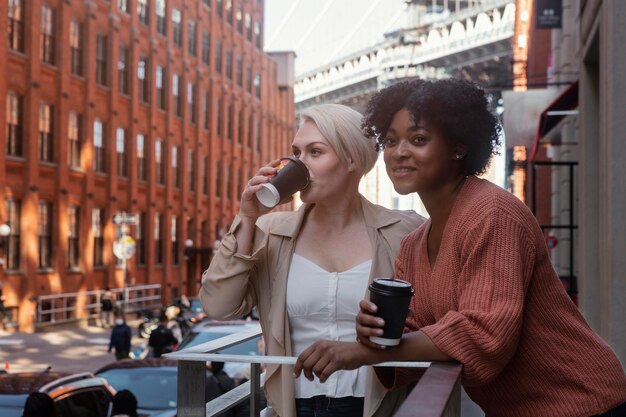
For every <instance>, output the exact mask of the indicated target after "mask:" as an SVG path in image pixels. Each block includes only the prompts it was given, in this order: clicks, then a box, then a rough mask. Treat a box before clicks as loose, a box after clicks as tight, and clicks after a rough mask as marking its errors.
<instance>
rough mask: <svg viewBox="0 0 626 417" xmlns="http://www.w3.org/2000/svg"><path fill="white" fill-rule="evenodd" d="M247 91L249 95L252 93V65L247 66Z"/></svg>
mask: <svg viewBox="0 0 626 417" xmlns="http://www.w3.org/2000/svg"><path fill="white" fill-rule="evenodd" d="M246 89H247V90H248V93H252V68H251V67H250V64H246Z"/></svg>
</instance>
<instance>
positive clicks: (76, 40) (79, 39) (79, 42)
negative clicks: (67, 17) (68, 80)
mask: <svg viewBox="0 0 626 417" xmlns="http://www.w3.org/2000/svg"><path fill="white" fill-rule="evenodd" d="M70 61H71V62H70V66H71V69H72V74H74V75H80V76H82V75H83V24H82V23H80V22H79V21H78V20H72V23H70Z"/></svg>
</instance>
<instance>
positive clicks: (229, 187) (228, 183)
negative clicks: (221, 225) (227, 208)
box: [224, 165, 233, 200]
mask: <svg viewBox="0 0 626 417" xmlns="http://www.w3.org/2000/svg"><path fill="white" fill-rule="evenodd" d="M224 174H225V176H226V189H225V190H224V196H225V197H226V198H227V199H229V200H230V192H231V190H232V188H233V187H232V183H231V178H230V177H231V175H230V166H229V165H226V168H225V169H224Z"/></svg>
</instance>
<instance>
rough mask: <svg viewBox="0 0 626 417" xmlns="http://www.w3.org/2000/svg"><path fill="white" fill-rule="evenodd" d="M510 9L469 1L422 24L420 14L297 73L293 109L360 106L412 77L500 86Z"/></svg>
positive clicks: (506, 66) (491, 1)
mask: <svg viewBox="0 0 626 417" xmlns="http://www.w3.org/2000/svg"><path fill="white" fill-rule="evenodd" d="M450 2H451V3H452V2H453V0H450ZM407 3H414V4H413V6H415V7H411V5H409V7H408V9H407V12H411V13H415V12H418V10H415V8H416V7H418V6H417V5H416V4H417V3H422V2H419V1H414V2H407ZM427 3H428V2H427ZM434 3H435V2H433V5H434ZM438 3H439V2H438ZM444 3H445V5H446V6H447V3H448V1H447V0H445V1H444ZM457 6H458V5H457ZM515 9H516V8H515V1H512V0H475V1H472V2H469V3H467V6H466V7H464V8H461V9H459V8H458V7H457V9H456V10H455V11H454V12H451V11H449V10H448V9H445V10H444V11H445V12H446V13H443V12H442V13H437V14H431V15H430V16H431V19H428V20H430V22H428V23H424V20H426V19H423V22H422V24H419V25H417V26H415V27H412V28H409V29H399V30H396V31H394V32H392V33H388V34H387V35H386V36H385V39H383V40H382V41H381V42H380V43H378V44H376V45H372V46H371V47H369V48H367V49H365V50H361V51H358V52H356V53H353V54H351V55H348V56H345V57H343V58H341V59H339V60H336V61H334V62H331V63H329V64H328V65H324V66H322V67H319V68H317V69H315V70H313V71H310V72H308V73H305V74H302V75H300V76H299V77H297V79H296V82H295V86H294V90H295V98H296V109H297V111H298V112H300V111H302V110H304V109H306V108H308V107H310V106H313V105H315V104H321V103H342V104H347V105H350V106H352V107H354V108H356V109H357V110H363V106H364V104H365V102H366V101H367V99H368V98H369V97H370V96H371V94H373V93H374V92H376V91H377V90H379V89H380V88H382V87H384V86H386V85H389V84H390V83H393V82H397V81H400V80H403V79H407V78H414V77H420V78H427V79H438V78H445V77H449V76H451V75H456V76H463V77H467V78H470V79H473V80H478V81H481V82H483V83H484V84H487V85H506V84H508V83H509V82H510V79H511V68H512V65H513V61H512V60H513V58H512V57H513V35H514V29H515V21H516V16H515ZM423 10H424V6H423V5H422V11H423ZM432 17H434V18H432ZM498 90H499V88H498Z"/></svg>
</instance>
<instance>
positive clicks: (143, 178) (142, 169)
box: [137, 133, 148, 181]
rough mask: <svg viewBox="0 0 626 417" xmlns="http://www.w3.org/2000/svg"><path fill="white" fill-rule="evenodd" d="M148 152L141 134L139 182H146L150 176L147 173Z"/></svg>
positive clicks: (138, 152)
mask: <svg viewBox="0 0 626 417" xmlns="http://www.w3.org/2000/svg"><path fill="white" fill-rule="evenodd" d="M146 164H147V162H146V151H145V143H144V136H143V135H142V134H141V133H138V134H137V179H138V180H139V181H146V180H147V179H148V175H147V173H146Z"/></svg>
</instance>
